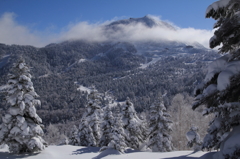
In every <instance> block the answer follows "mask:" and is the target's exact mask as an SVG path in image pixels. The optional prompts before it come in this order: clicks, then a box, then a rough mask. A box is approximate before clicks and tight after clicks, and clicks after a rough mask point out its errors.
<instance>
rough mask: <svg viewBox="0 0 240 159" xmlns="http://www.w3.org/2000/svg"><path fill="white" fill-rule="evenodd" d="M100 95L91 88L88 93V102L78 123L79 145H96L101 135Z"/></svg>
mask: <svg viewBox="0 0 240 159" xmlns="http://www.w3.org/2000/svg"><path fill="white" fill-rule="evenodd" d="M101 118H102V108H101V95H100V93H98V91H97V90H96V89H93V90H92V91H91V92H90V94H89V95H88V104H87V106H86V109H85V113H84V114H83V117H82V119H81V123H80V125H79V137H80V145H82V146H98V143H99V140H100V137H101V130H100V124H101Z"/></svg>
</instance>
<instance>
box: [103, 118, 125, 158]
mask: <svg viewBox="0 0 240 159" xmlns="http://www.w3.org/2000/svg"><path fill="white" fill-rule="evenodd" d="M113 122H114V125H113V126H111V128H110V129H109V130H110V133H109V135H110V136H109V137H110V138H109V142H108V144H107V146H103V147H102V148H101V151H104V150H106V149H115V150H117V151H119V152H120V153H124V152H125V150H126V149H127V144H126V138H127V136H126V134H125V131H124V129H123V123H122V117H121V115H120V114H118V115H117V116H116V117H115V118H113Z"/></svg>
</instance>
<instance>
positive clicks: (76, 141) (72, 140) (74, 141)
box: [69, 125, 80, 146]
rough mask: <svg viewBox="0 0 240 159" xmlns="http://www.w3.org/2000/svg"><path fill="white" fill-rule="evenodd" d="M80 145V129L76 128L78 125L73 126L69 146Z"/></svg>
mask: <svg viewBox="0 0 240 159" xmlns="http://www.w3.org/2000/svg"><path fill="white" fill-rule="evenodd" d="M79 143H80V141H79V136H78V128H77V127H76V125H73V128H72V131H71V138H70V142H69V144H70V145H75V146H78V144H79Z"/></svg>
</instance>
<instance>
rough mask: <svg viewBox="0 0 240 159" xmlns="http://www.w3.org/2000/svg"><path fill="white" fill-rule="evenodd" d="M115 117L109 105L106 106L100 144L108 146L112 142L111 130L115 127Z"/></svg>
mask: <svg viewBox="0 0 240 159" xmlns="http://www.w3.org/2000/svg"><path fill="white" fill-rule="evenodd" d="M114 122H115V121H114V117H113V114H112V111H111V109H110V107H109V106H107V107H106V109H105V111H104V117H103V122H102V126H101V128H102V137H101V139H100V142H99V146H100V147H103V146H107V145H108V144H109V143H110V140H111V131H112V129H113V126H114V125H115V123H114Z"/></svg>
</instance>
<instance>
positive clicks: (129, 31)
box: [0, 13, 213, 47]
mask: <svg viewBox="0 0 240 159" xmlns="http://www.w3.org/2000/svg"><path fill="white" fill-rule="evenodd" d="M152 17H153V19H154V20H156V21H159V23H161V20H160V18H159V17H156V16H152ZM110 22H112V21H107V22H103V23H97V24H89V23H87V22H79V23H76V24H71V25H69V26H67V27H66V28H65V29H64V31H62V32H61V33H59V34H52V35H51V34H50V35H49V34H48V36H45V37H44V36H39V35H40V34H36V32H31V31H30V29H29V28H27V27H25V26H22V25H19V24H18V23H17V22H16V21H15V15H14V13H5V14H3V15H2V16H1V17H0V43H6V44H20V45H33V46H44V45H47V44H48V43H51V42H60V41H64V40H77V39H81V40H88V41H105V40H121V41H147V40H153V41H156V40H158V41H159V40H171V41H180V42H185V43H192V42H195V41H196V42H199V43H200V44H202V45H204V46H205V47H208V42H209V39H210V37H211V36H212V35H213V31H211V30H201V29H194V28H178V27H176V26H174V27H175V28H176V30H172V29H169V28H166V27H154V28H148V27H146V26H145V25H142V24H131V25H128V26H126V25H120V28H121V30H120V31H111V32H109V31H107V32H106V30H105V29H104V27H103V26H104V25H106V24H109V23H110ZM170 24H171V23H170ZM171 25H173V24H171ZM43 35H44V34H43Z"/></svg>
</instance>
